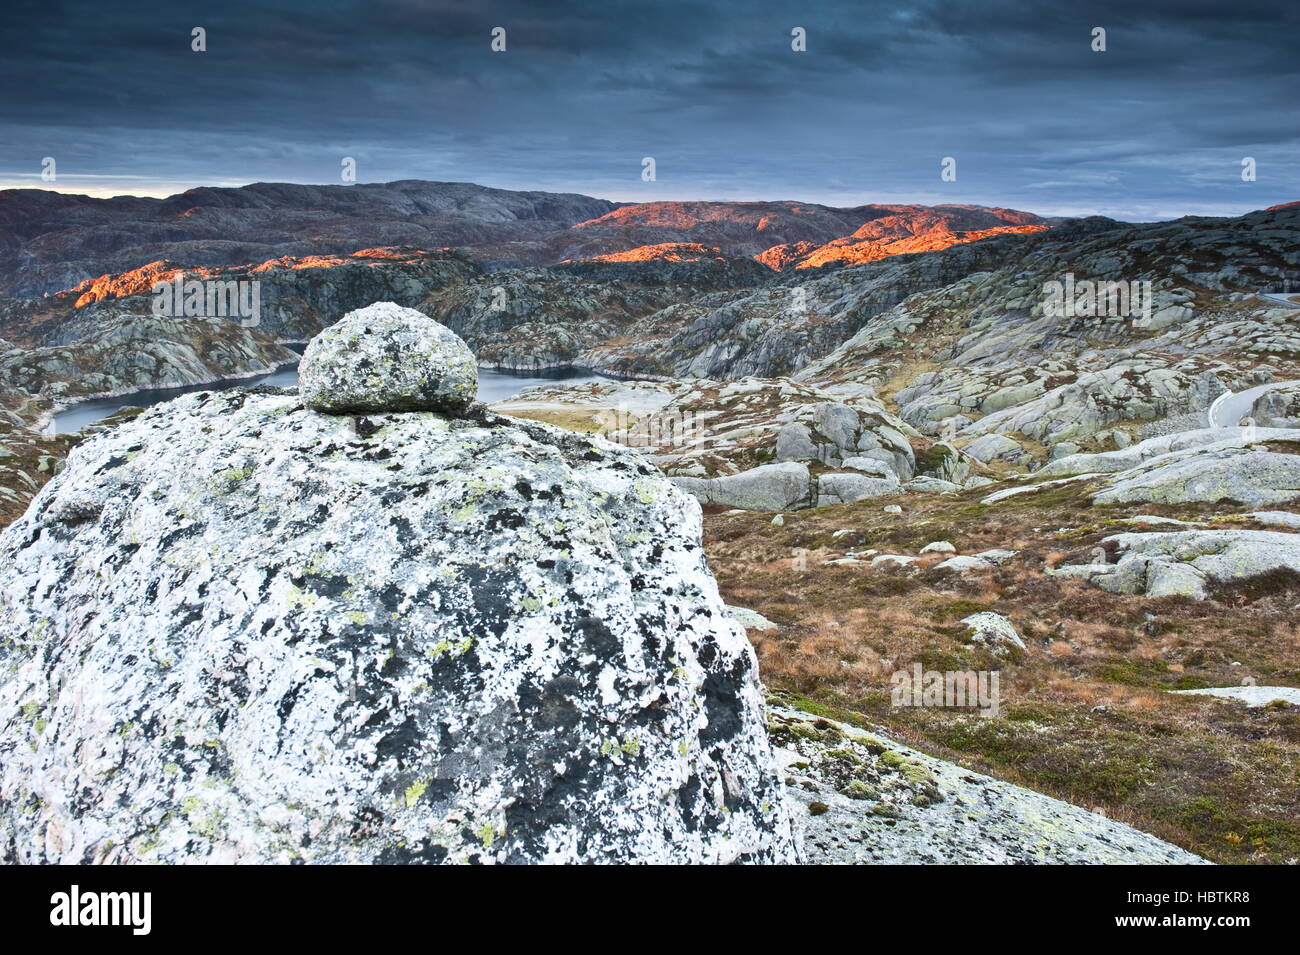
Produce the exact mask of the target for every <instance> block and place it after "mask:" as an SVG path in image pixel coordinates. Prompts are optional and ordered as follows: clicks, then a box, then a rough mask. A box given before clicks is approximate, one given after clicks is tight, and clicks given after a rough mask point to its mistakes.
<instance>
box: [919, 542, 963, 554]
mask: <svg viewBox="0 0 1300 955" xmlns="http://www.w3.org/2000/svg"><path fill="white" fill-rule="evenodd" d="M921 553H922V554H955V553H957V548H956V547H954V546H953V545H952V542H951V541H931V542H930V543H928V544H926V545H925V546H924V547H922V548H921Z"/></svg>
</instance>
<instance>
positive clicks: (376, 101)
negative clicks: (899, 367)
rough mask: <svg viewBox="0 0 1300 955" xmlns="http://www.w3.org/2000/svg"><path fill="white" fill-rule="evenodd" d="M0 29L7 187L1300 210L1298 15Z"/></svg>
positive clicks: (1006, 11) (40, 19)
mask: <svg viewBox="0 0 1300 955" xmlns="http://www.w3.org/2000/svg"><path fill="white" fill-rule="evenodd" d="M196 26H197V27H203V28H204V29H205V30H206V31H207V37H206V40H207V51H206V52H202V53H196V52H193V51H192V50H191V31H192V29H193V28H194V27H196ZM494 27H503V28H504V29H505V31H506V50H505V52H493V51H492V49H491V41H492V30H493V28H494ZM795 27H802V28H804V29H805V30H806V31H807V51H806V52H795V51H793V50H792V49H791V39H792V38H791V31H792V30H793V29H794V28H795ZM1095 27H1102V28H1104V29H1105V31H1106V46H1107V49H1106V51H1105V52H1094V51H1093V50H1092V49H1091V46H1092V43H1093V30H1094V28H1095ZM0 31H3V42H4V51H5V55H4V58H3V61H0V90H2V91H3V96H2V97H0V187H19V186H26V187H41V188H57V189H60V190H61V191H65V192H84V193H89V194H91V195H115V194H120V193H136V194H142V195H166V194H169V193H173V192H178V191H181V190H183V189H187V188H190V187H192V186H196V185H242V184H244V183H248V182H255V181H259V180H261V181H279V182H312V183H337V182H339V181H340V168H341V161H342V159H343V157H353V158H355V160H356V163H357V178H358V179H359V180H360V181H363V182H381V181H388V180H394V179H441V180H464V181H472V182H478V183H482V184H484V185H490V186H499V187H503V188H511V189H547V190H557V191H571V192H582V193H586V194H588V195H594V196H600V197H604V198H608V199H615V200H633V201H643V200H651V199H802V200H807V201H813V202H824V203H828V204H833V205H856V204H860V203H865V202H925V203H934V202H972V203H982V204H986V205H1004V206H1012V207H1016V208H1021V209H1027V210H1030V211H1034V212H1039V213H1045V214H1063V215H1075V214H1090V213H1101V214H1105V215H1111V216H1115V217H1118V218H1127V219H1153V218H1169V217H1174V216H1179V215H1184V214H1189V213H1190V214H1233V213H1238V212H1244V211H1247V210H1250V209H1255V208H1260V207H1263V206H1268V205H1273V204H1276V203H1280V202H1286V201H1292V200H1296V199H1300V55H1298V48H1300V3H1297V2H1296V0H1232V2H1222V0H1215V2H1210V0H1136V2H1135V0H1113V2H1111V0H1103V2H1073V3H1072V2H1044V0H919V2H913V3H908V4H902V3H878V2H871V0H857V2H837V0H803V2H795V3H785V2H763V0H747V2H733V3H682V2H673V0H642V2H620V0H591V2H587V0H583V2H573V3H550V2H540V0H533V2H517V0H516V2H504V0H465V2H461V3H451V2H443V0H369V2H364V0H315V2H299V3H288V2H284V0H257V2H247V0H209V2H203V3H196V2H188V0H182V2H173V3H164V4H156V3H143V2H136V0H121V2H114V3H104V2H103V0H90V2H81V0H69V2H58V0H37V2H32V0H7V3H6V7H5V11H4V14H3V16H2V17H0ZM46 156H51V157H54V159H55V161H56V164H57V165H56V169H57V175H58V178H57V180H56V181H55V182H54V183H48V182H42V180H41V178H40V173H41V161H42V159H43V158H44V157H46ZM647 156H650V157H654V159H655V162H656V180H655V181H654V182H645V181H642V179H641V171H642V159H643V157H647ZM944 157H953V158H955V159H956V160H957V179H956V181H955V182H943V181H941V179H940V165H941V161H942V160H943V158H944ZM1245 157H1252V158H1254V159H1255V161H1256V168H1257V180H1256V181H1255V182H1243V181H1242V175H1241V173H1242V160H1243V158H1245Z"/></svg>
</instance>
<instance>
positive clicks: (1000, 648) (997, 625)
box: [961, 610, 1025, 653]
mask: <svg viewBox="0 0 1300 955" xmlns="http://www.w3.org/2000/svg"><path fill="white" fill-rule="evenodd" d="M961 622H962V623H964V624H965V625H966V629H967V631H968V633H969V639H970V640H971V642H973V643H980V644H983V645H984V646H985V647H987V648H988V649H990V650H992V651H993V652H994V653H1002V652H1004V651H1005V650H1006V649H1007V648H1008V647H1016V648H1018V649H1020V650H1023V649H1024V648H1025V641H1024V639H1023V638H1022V637H1021V636H1020V631H1018V630H1017V629H1016V625H1015V624H1014V623H1012V622H1011V621H1010V620H1008V619H1007V618H1006V617H1004V616H1002V614H1000V613H991V612H989V611H987V610H985V611H981V612H980V613H973V614H971V615H970V616H969V617H963V618H962V621H961Z"/></svg>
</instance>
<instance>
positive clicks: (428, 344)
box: [298, 302, 478, 414]
mask: <svg viewBox="0 0 1300 955" xmlns="http://www.w3.org/2000/svg"><path fill="white" fill-rule="evenodd" d="M298 384H299V388H300V389H301V390H302V399H303V403H304V404H306V406H307V407H308V408H310V409H311V410H313V411H322V412H326V413H330V414H354V413H365V412H371V411H440V412H445V413H449V414H456V413H459V412H461V411H464V410H465V409H466V408H468V407H469V406H470V405H471V404H472V403H473V401H474V397H475V395H476V394H477V393H478V364H477V362H476V361H475V359H474V353H473V352H471V351H470V350H469V347H468V346H467V345H466V344H465V343H464V342H463V341H461V340H460V338H459V337H458V336H457V335H456V333H455V332H453V331H451V330H450V329H448V328H444V327H443V326H442V325H439V324H438V323H437V322H435V321H434V320H433V319H431V318H429V317H427V316H426V315H424V314H422V313H420V312H417V311H416V310H415V309H413V308H403V307H402V306H400V305H396V304H394V303H393V302H376V303H375V304H373V305H367V306H366V307H365V308H359V309H357V310H356V311H354V312H349V313H348V314H347V315H344V316H343V318H342V319H340V320H339V321H338V322H336V323H335V324H333V325H331V326H330V327H329V328H327V329H325V330H324V331H323V332H321V333H320V334H319V335H317V336H316V337H315V338H313V339H312V340H311V342H310V343H309V344H308V345H307V350H306V351H305V352H303V356H302V362H301V364H300V365H299V366H298Z"/></svg>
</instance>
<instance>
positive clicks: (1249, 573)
mask: <svg viewBox="0 0 1300 955" xmlns="http://www.w3.org/2000/svg"><path fill="white" fill-rule="evenodd" d="M1102 543H1103V544H1105V545H1107V546H1108V547H1109V548H1110V549H1111V550H1112V551H1113V552H1114V553H1115V555H1116V557H1117V559H1116V561H1115V563H1090V564H1066V565H1064V566H1062V567H1058V568H1054V569H1051V570H1048V571H1047V573H1048V574H1050V575H1052V576H1056V577H1074V578H1078V579H1082V580H1087V581H1089V582H1091V583H1093V584H1096V585H1097V586H1098V587H1101V588H1102V589H1103V590H1109V591H1111V592H1112V593H1117V594H1143V595H1145V596H1147V597H1191V598H1193V599H1195V600H1203V599H1204V598H1205V597H1206V596H1208V594H1209V591H1210V589H1212V588H1213V587H1215V586H1223V585H1231V584H1234V583H1239V582H1241V581H1246V580H1250V579H1252V578H1255V577H1259V576H1261V575H1263V574H1268V573H1272V572H1274V571H1279V570H1280V571H1289V572H1292V573H1296V572H1300V534H1290V533H1282V532H1279V531H1254V530H1237V529H1230V530H1185V531H1168V532H1157V533H1131V534H1114V535H1112V536H1110V537H1107V538H1105V539H1104V540H1103V541H1102Z"/></svg>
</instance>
